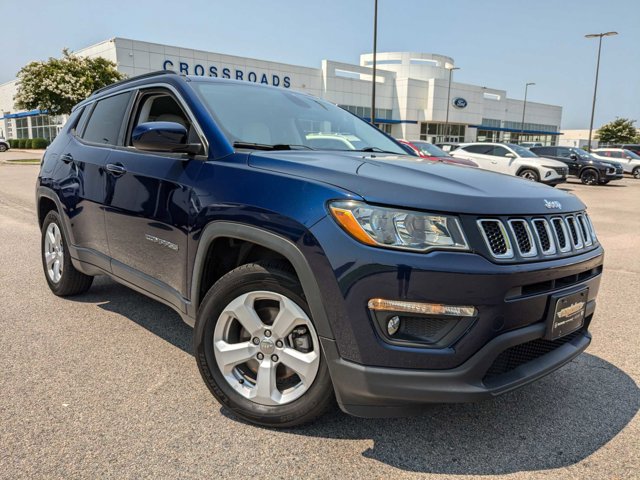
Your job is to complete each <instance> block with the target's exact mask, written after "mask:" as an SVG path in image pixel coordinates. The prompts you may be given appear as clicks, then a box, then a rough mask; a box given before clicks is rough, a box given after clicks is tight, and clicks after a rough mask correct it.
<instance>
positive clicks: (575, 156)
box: [569, 153, 578, 160]
mask: <svg viewBox="0 0 640 480" xmlns="http://www.w3.org/2000/svg"><path fill="white" fill-rule="evenodd" d="M569 158H570V159H571V160H578V155H576V154H575V153H572V154H570V155H569Z"/></svg>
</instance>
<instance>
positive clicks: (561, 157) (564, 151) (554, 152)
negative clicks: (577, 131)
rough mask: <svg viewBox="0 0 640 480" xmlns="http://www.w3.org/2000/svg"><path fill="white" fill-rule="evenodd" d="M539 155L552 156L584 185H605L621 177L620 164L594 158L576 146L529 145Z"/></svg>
mask: <svg viewBox="0 0 640 480" xmlns="http://www.w3.org/2000/svg"><path fill="white" fill-rule="evenodd" d="M529 150H531V151H532V152H533V153H535V154H536V155H538V156H540V157H545V158H552V159H554V160H558V161H560V162H563V163H565V164H566V165H567V166H568V167H569V175H573V176H576V177H578V178H579V179H580V181H581V182H582V183H584V184H585V185H598V184H601V185H605V184H607V183H609V182H610V181H611V180H619V179H621V178H622V177H623V171H622V165H620V164H619V163H616V162H614V161H605V160H601V159H599V158H596V157H595V156H594V155H591V154H590V153H589V152H586V151H584V150H582V149H581V148H576V147H531V148H530V149H529Z"/></svg>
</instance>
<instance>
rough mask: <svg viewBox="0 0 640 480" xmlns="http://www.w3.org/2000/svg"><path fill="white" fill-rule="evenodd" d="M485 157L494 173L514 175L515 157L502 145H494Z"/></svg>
mask: <svg viewBox="0 0 640 480" xmlns="http://www.w3.org/2000/svg"><path fill="white" fill-rule="evenodd" d="M487 156H488V157H489V161H490V162H491V165H492V168H491V170H493V171H494V172H500V173H507V174H510V175H515V174H516V167H515V166H514V163H515V161H516V158H517V155H516V154H515V153H514V152H512V151H511V150H509V149H508V148H506V147H503V146H502V145H494V146H493V147H492V149H491V150H490V151H489V152H488V154H487Z"/></svg>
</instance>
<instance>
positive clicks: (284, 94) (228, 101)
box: [193, 82, 405, 155]
mask: <svg viewBox="0 0 640 480" xmlns="http://www.w3.org/2000/svg"><path fill="white" fill-rule="evenodd" d="M193 86H194V88H195V90H196V91H197V92H198V93H199V95H200V97H201V98H202V100H203V102H204V104H205V106H206V107H207V109H208V110H209V112H210V113H211V115H212V116H213V118H214V119H215V121H216V123H217V124H218V126H219V127H220V128H221V129H222V131H223V133H224V134H225V136H226V137H227V139H228V140H229V142H230V143H232V144H235V143H238V144H242V147H245V148H251V144H258V145H261V146H283V145H291V146H297V147H301V148H307V149H314V150H369V151H384V152H390V153H397V154H402V155H404V154H405V152H404V150H403V149H402V148H401V147H400V146H399V145H398V144H396V143H395V142H394V141H392V140H390V139H389V138H388V137H386V136H385V135H384V134H383V133H382V132H380V130H378V129H377V128H375V127H373V126H372V125H370V124H369V123H367V122H365V121H363V120H361V119H360V118H358V117H356V116H355V115H352V114H351V113H349V112H347V111H345V110H343V109H342V108H340V107H337V106H336V105H333V104H332V103H329V102H326V101H324V100H321V99H319V98H316V97H311V96H309V95H305V94H301V93H296V92H292V91H289V90H285V89H282V88H266V87H256V86H254V85H243V84H241V83H235V82H193Z"/></svg>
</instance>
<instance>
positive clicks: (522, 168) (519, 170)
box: [516, 165, 542, 178]
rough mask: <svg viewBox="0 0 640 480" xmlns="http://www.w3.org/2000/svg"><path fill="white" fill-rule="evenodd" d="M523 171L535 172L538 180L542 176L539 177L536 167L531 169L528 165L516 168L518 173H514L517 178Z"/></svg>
mask: <svg viewBox="0 0 640 480" xmlns="http://www.w3.org/2000/svg"><path fill="white" fill-rule="evenodd" d="M525 170H531V171H533V172H536V173H537V174H538V178H542V175H540V170H538V169H537V168H536V167H532V166H529V165H521V166H520V168H518V171H517V172H516V176H517V177H519V176H520V174H521V173H522V172H524V171H525Z"/></svg>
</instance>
